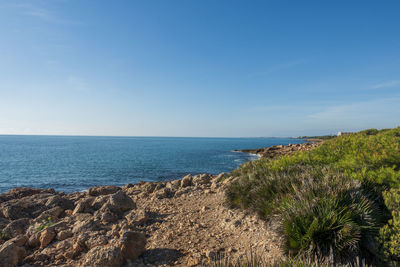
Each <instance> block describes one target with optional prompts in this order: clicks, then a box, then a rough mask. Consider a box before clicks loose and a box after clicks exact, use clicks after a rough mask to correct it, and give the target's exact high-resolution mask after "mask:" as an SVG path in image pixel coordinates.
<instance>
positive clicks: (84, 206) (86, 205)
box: [72, 197, 94, 214]
mask: <svg viewBox="0 0 400 267" xmlns="http://www.w3.org/2000/svg"><path fill="white" fill-rule="evenodd" d="M93 201H94V198H93V197H88V198H84V199H82V200H80V201H79V202H78V203H77V205H76V207H75V209H74V211H73V212H72V214H77V213H87V212H90V211H91V206H92V203H93Z"/></svg>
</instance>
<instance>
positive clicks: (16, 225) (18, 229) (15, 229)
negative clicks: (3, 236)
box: [3, 218, 30, 237]
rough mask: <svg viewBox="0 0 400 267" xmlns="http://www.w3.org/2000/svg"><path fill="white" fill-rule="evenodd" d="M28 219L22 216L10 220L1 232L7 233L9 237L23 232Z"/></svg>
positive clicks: (27, 224)
mask: <svg viewBox="0 0 400 267" xmlns="http://www.w3.org/2000/svg"><path fill="white" fill-rule="evenodd" d="M29 221H30V220H29V219H28V218H22V219H18V220H15V221H12V222H11V223H9V224H8V225H7V226H6V227H5V228H4V229H3V232H4V233H7V234H8V235H9V236H11V237H16V236H17V235H20V234H24V233H25V231H26V229H27V228H28V226H29Z"/></svg>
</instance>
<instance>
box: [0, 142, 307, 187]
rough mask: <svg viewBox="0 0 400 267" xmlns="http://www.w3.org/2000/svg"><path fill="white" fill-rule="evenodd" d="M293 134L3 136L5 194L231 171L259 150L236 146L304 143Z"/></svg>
mask: <svg viewBox="0 0 400 267" xmlns="http://www.w3.org/2000/svg"><path fill="white" fill-rule="evenodd" d="M302 142H303V140H300V139H293V138H197V137H196V138H195V137H193V138H191V137H100V136H28V135H0V193H4V192H7V191H8V190H10V189H12V188H14V187H20V186H25V187H36V188H54V189H55V190H56V191H64V192H76V191H84V190H87V189H88V188H89V187H93V186H98V185H125V184H128V183H132V184H134V183H138V182H140V181H168V180H173V179H179V178H181V177H183V176H185V175H186V174H193V175H195V174H200V173H209V174H218V173H221V172H230V171H232V170H234V169H235V168H237V167H238V166H239V165H241V164H243V163H244V162H247V161H250V160H256V159H257V158H258V156H257V155H254V154H249V153H242V152H235V151H234V150H240V149H252V148H260V147H268V146H273V145H287V144H290V143H291V144H296V143H302Z"/></svg>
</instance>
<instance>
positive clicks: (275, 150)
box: [235, 140, 323, 158]
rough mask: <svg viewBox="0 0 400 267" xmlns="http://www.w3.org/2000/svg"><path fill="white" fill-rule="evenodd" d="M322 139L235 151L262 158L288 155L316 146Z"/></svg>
mask: <svg viewBox="0 0 400 267" xmlns="http://www.w3.org/2000/svg"><path fill="white" fill-rule="evenodd" d="M322 142H323V141H321V140H318V141H315V142H309V143H304V144H289V145H287V146H283V145H278V146H270V147H262V148H257V149H242V150H235V151H237V152H244V153H251V154H257V155H259V156H261V157H262V158H277V157H281V156H284V155H290V154H292V153H294V152H297V151H307V150H311V149H313V148H315V147H318V146H319V145H321V144H322Z"/></svg>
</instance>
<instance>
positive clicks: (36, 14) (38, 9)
mask: <svg viewBox="0 0 400 267" xmlns="http://www.w3.org/2000/svg"><path fill="white" fill-rule="evenodd" d="M3 7H4V6H3ZM6 7H8V8H12V9H15V10H18V12H19V14H21V15H23V16H29V17H33V18H36V19H39V20H42V21H44V22H48V23H55V24H79V22H77V21H72V20H67V19H64V18H61V17H60V16H59V15H57V14H56V13H55V12H54V11H51V10H50V9H49V8H45V7H43V6H41V5H39V4H35V5H34V4H32V3H20V4H11V5H8V6H6Z"/></svg>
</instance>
